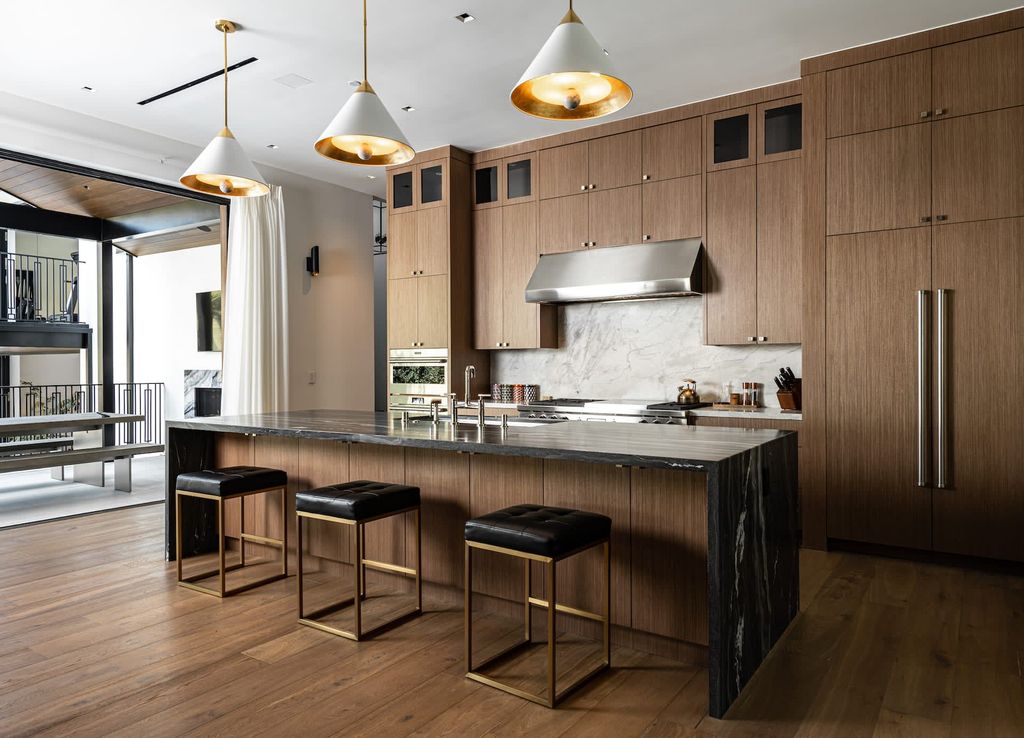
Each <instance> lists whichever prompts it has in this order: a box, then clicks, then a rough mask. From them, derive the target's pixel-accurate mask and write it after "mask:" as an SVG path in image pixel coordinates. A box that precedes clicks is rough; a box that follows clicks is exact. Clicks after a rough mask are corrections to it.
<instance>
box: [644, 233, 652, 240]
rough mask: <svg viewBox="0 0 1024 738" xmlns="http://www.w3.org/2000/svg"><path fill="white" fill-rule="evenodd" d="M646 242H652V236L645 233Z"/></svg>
mask: <svg viewBox="0 0 1024 738" xmlns="http://www.w3.org/2000/svg"><path fill="white" fill-rule="evenodd" d="M644 240H645V241H650V240H651V236H650V234H648V233H645V234H644Z"/></svg>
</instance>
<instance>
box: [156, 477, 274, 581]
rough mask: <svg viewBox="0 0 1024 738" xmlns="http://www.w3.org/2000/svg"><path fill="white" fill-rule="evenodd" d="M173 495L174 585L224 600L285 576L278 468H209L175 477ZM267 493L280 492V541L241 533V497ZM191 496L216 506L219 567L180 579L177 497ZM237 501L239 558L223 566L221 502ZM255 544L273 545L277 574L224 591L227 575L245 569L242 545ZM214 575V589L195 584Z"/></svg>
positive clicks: (243, 514) (222, 509)
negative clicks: (277, 554)
mask: <svg viewBox="0 0 1024 738" xmlns="http://www.w3.org/2000/svg"><path fill="white" fill-rule="evenodd" d="M175 486H176V489H175V493H174V511H175V526H174V527H175V552H176V554H177V560H178V585H179V586H181V587H187V588H189V589H194V590H196V591H197V592H204V593H206V594H212V595H215V596H217V597H228V596H230V595H234V594H238V593H239V592H244V591H246V590H247V589H252V588H253V587H258V586H260V585H261V584H268V583H269V582H274V581H277V580H278V579H284V578H285V577H287V576H288V504H287V490H288V475H287V474H286V473H285V472H283V471H281V470H280V469H268V468H265V467H260V466H229V467H225V468H223V469H209V470H204V471H198V472H188V473H185V474H179V475H178V479H177V481H176V485H175ZM270 492H280V493H281V535H282V538H267V537H266V536H258V535H255V534H253V533H246V532H245V498H246V497H248V496H249V495H260V494H267V493H270ZM182 497H193V498H198V499H201V500H211V501H213V502H215V503H216V505H217V552H218V561H219V565H218V568H217V571H216V572H207V573H205V574H196V575H193V576H189V577H187V578H186V577H183V576H182V571H181V567H182V561H181V498H182ZM235 498H238V501H239V508H240V515H239V537H240V541H239V543H240V546H239V548H240V549H241V554H240V555H241V559H240V562H239V563H238V564H234V565H232V566H227V565H226V557H225V550H224V539H225V535H224V502H225V500H233V499H235ZM246 541H249V542H252V543H259V544H263V545H265V546H273V547H274V548H278V549H280V551H281V571H280V573H278V574H273V575H271V576H268V577H264V578H262V579H258V580H256V581H253V582H247V583H246V584H243V585H240V586H238V587H235V588H234V589H230V590H229V589H228V588H227V584H226V582H227V573H228V572H229V571H234V570H235V569H241V568H242V567H244V566H245V543H246ZM214 573H217V574H219V586H218V588H217V589H211V588H210V587H204V586H203V585H201V584H196V581H198V580H200V579H206V578H207V577H210V576H212V575H213V574H214Z"/></svg>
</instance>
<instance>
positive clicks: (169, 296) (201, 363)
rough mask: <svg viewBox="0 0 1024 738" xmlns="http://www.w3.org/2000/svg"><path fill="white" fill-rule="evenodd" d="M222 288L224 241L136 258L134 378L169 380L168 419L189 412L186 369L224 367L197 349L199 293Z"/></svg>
mask: <svg viewBox="0 0 1024 738" xmlns="http://www.w3.org/2000/svg"><path fill="white" fill-rule="evenodd" d="M219 289H220V244H215V245H213V246H202V247H200V248H194V249H186V250H184V251H171V252H168V253H166V254H152V255H150V256H141V257H138V258H137V259H135V381H136V382H163V383H164V385H165V393H164V402H165V405H164V412H165V416H166V417H167V418H181V417H184V401H185V370H186V369H220V362H221V355H220V352H219V351H216V352H215V351H197V350H196V345H197V343H196V338H197V337H196V293H197V292H209V291H211V290H219Z"/></svg>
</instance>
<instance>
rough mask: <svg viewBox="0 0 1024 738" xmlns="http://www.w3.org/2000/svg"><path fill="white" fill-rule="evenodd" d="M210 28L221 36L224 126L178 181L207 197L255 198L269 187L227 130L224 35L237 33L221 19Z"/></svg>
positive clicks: (226, 51)
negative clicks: (222, 38)
mask: <svg viewBox="0 0 1024 738" xmlns="http://www.w3.org/2000/svg"><path fill="white" fill-rule="evenodd" d="M213 26H214V28H216V29H217V31H218V32H219V33H221V34H222V35H223V37H224V127H223V128H221V129H220V133H218V134H217V136H216V137H215V138H214V139H213V140H212V141H210V143H209V144H207V146H206V148H205V149H203V151H202V153H201V154H199V156H198V157H197V158H196V160H195V161H194V162H192V165H191V166H190V167H189V168H188V169H186V170H185V173H184V174H182V175H181V177H180V178H179V180H178V181H179V182H181V183H182V184H183V185H185V186H186V187H188V188H189V189H190V190H196V191H197V192H205V193H206V194H208V195H227V196H228V197H259V196H260V195H265V194H267V193H268V192H270V187H269V186H268V185H267V183H266V182H264V181H263V178H262V177H261V176H260V173H259V172H257V171H256V167H254V166H253V165H252V162H251V161H249V157H248V156H246V155H245V150H244V149H243V148H242V145H241V144H240V143H238V141H237V139H235V135H234V134H233V133H232V132H231V129H230V128H228V34H229V33H234V32H235V31H236V30H238V24H237V23H235V22H234V21H229V20H225V19H223V18H221V19H219V20H217V21H215V22H214V24H213Z"/></svg>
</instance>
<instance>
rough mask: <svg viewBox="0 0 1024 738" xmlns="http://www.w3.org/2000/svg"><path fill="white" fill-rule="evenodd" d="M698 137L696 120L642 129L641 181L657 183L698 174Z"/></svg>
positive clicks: (697, 119)
mask: <svg viewBox="0 0 1024 738" xmlns="http://www.w3.org/2000/svg"><path fill="white" fill-rule="evenodd" d="M701 137H702V133H701V119H700V118H699V117H698V118H687V119H686V120H680V121H676V122H675V123H664V124H662V125H660V126H650V127H649V128H644V129H643V150H644V155H643V168H642V173H641V176H640V178H641V180H642V181H644V182H660V181H661V180H664V179H676V178H677V177H689V176H692V175H694V174H700V173H701V171H702V168H701V161H702V160H701Z"/></svg>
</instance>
